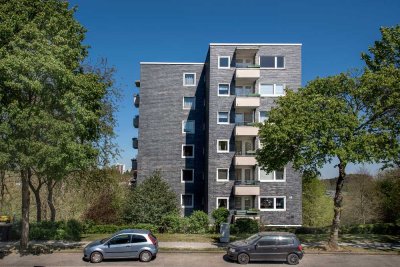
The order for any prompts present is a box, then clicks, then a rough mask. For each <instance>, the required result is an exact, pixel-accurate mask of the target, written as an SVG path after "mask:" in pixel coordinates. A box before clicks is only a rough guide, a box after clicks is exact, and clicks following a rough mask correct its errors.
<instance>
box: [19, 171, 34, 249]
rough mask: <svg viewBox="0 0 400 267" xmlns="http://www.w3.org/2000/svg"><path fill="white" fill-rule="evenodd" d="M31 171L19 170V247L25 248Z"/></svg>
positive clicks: (27, 236) (26, 246)
mask: <svg viewBox="0 0 400 267" xmlns="http://www.w3.org/2000/svg"><path fill="white" fill-rule="evenodd" d="M31 176H32V173H31V170H30V168H28V169H26V170H22V171H21V186H22V218H21V240H20V249H21V250H26V249H27V248H28V242H29V204H30V191H29V181H30V179H31Z"/></svg>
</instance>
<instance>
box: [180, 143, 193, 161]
mask: <svg viewBox="0 0 400 267" xmlns="http://www.w3.org/2000/svg"><path fill="white" fill-rule="evenodd" d="M182 158H194V145H182Z"/></svg>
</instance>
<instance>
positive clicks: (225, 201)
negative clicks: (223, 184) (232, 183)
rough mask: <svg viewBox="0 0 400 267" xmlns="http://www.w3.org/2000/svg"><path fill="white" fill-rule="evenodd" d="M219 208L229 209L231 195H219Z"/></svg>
mask: <svg viewBox="0 0 400 267" xmlns="http://www.w3.org/2000/svg"><path fill="white" fill-rule="evenodd" d="M218 208H226V209H229V197H217V209H218Z"/></svg>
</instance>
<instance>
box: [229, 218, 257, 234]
mask: <svg viewBox="0 0 400 267" xmlns="http://www.w3.org/2000/svg"><path fill="white" fill-rule="evenodd" d="M259 227H260V226H259V224H258V222H257V221H256V220H252V219H249V218H241V219H237V220H236V222H235V223H234V229H235V230H236V231H237V232H236V233H240V234H242V233H246V234H254V233H258V231H259Z"/></svg>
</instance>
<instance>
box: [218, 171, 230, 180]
mask: <svg viewBox="0 0 400 267" xmlns="http://www.w3.org/2000/svg"><path fill="white" fill-rule="evenodd" d="M217 181H218V182H227V181H229V169H227V168H218V169H217Z"/></svg>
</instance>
